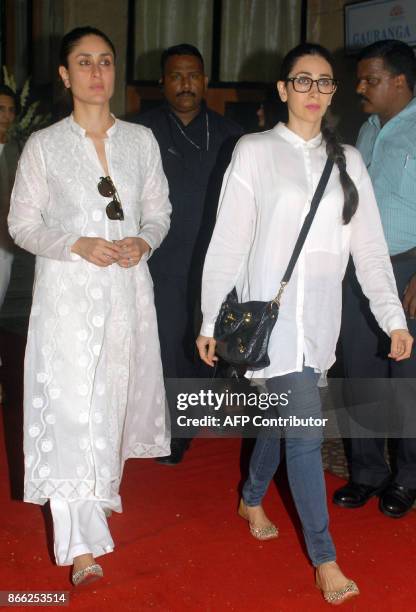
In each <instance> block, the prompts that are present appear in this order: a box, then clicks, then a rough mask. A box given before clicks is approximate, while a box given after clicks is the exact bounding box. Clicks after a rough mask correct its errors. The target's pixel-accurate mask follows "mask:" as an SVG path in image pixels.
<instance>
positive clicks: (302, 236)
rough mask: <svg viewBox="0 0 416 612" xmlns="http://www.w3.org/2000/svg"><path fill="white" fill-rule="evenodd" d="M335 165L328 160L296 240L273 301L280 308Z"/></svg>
mask: <svg viewBox="0 0 416 612" xmlns="http://www.w3.org/2000/svg"><path fill="white" fill-rule="evenodd" d="M333 165H334V162H333V160H331V159H329V157H328V158H327V160H326V164H325V167H324V169H323V172H322V174H321V178H320V179H319V183H318V186H317V188H316V190H315V193H314V194H313V198H312V202H311V207H310V209H309V212H308V214H307V215H306V217H305V220H304V222H303V225H302V227H301V230H300V232H299V236H298V239H297V240H296V244H295V246H294V249H293V253H292V256H291V258H290V261H289V264H288V266H287V268H286V272H285V273H284V275H283V278H282V280H281V282H280V289H279V292H278V294H277V295H276V297H275V298H274V300H272V301H273V302H275V303H276V304H277V305H278V306H280V298H281V297H282V293H283V291H284V289H285V287H286V285H287V284H288V282H289V280H290V277H291V276H292V272H293V269H294V267H295V265H296V262H297V260H298V258H299V255H300V252H301V250H302V247H303V245H304V243H305V240H306V236H307V235H308V232H309V230H310V227H311V225H312V221H313V219H314V217H315V214H316V211H317V210H318V206H319V202H320V201H321V199H322V196H323V195H324V191H325V188H326V186H327V184H328V181H329V177H330V175H331V172H332V167H333Z"/></svg>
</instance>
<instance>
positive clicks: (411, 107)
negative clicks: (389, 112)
mask: <svg viewBox="0 0 416 612" xmlns="http://www.w3.org/2000/svg"><path fill="white" fill-rule="evenodd" d="M415 110H416V97H415V98H412V99H411V100H410V102H409V103H408V104H406V106H405V107H404V108H402V110H401V111H400V112H399V113H397V114H396V115H393V117H392V118H391V119H389V121H387V123H385V124H384V125H388V124H389V123H390V122H391V121H393V120H394V119H402V118H403V116H405V115H407V114H408V113H409V112H414V111H415ZM368 122H369V123H371V125H374V126H375V127H376V128H377V129H378V130H380V129H381V128H382V127H384V126H382V125H381V121H380V117H379V116H378V115H377V114H373V115H370V116H369V118H368Z"/></svg>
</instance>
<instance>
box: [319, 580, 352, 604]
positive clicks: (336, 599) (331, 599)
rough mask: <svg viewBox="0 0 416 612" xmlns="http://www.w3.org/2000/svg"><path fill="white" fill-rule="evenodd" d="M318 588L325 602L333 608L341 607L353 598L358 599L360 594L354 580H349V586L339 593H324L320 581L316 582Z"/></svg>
mask: <svg viewBox="0 0 416 612" xmlns="http://www.w3.org/2000/svg"><path fill="white" fill-rule="evenodd" d="M316 586H317V587H318V589H319V590H320V591H321V592H322V595H323V597H324V599H325V601H326V602H327V603H329V604H332V605H333V606H340V605H341V604H343V603H345V602H346V601H348V600H349V599H351V598H352V597H356V596H357V595H359V594H360V591H359V589H358V586H357V585H356V583H355V582H354V580H348V582H347V584H346V585H345V586H344V587H342V589H339V590H338V591H324V589H323V588H322V587H321V585H320V582H319V580H318V579H317V580H316Z"/></svg>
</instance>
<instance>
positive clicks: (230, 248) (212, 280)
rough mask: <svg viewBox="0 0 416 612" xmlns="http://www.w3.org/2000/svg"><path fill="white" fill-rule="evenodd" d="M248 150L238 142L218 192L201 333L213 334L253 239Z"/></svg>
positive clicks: (205, 275) (253, 207)
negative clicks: (224, 302)
mask: <svg viewBox="0 0 416 612" xmlns="http://www.w3.org/2000/svg"><path fill="white" fill-rule="evenodd" d="M251 169H252V168H251V165H250V158H249V155H248V152H246V151H245V150H244V147H243V146H242V143H241V142H240V143H239V145H237V148H236V149H235V151H234V154H233V158H232V160H231V164H230V166H229V167H228V170H227V172H226V174H225V175H224V180H223V184H222V189H221V195H220V204H219V210H218V216H217V221H216V225H215V228H214V232H213V234H212V238H211V242H210V245H209V248H208V251H207V255H206V258H205V264H204V271H203V276H202V298H201V308H202V314H203V322H202V327H201V331H200V333H201V335H203V336H208V337H212V336H213V334H214V326H215V320H216V318H217V316H218V312H219V310H220V307H221V304H222V302H223V301H224V299H225V297H226V296H227V294H228V293H229V292H230V291H231V289H232V288H233V287H234V285H235V283H236V281H237V279H238V277H239V275H240V272H241V270H242V269H243V267H244V265H245V262H246V258H247V256H248V253H249V251H250V247H251V243H252V240H253V229H254V227H255V220H256V205H255V197H254V190H253V185H252V179H251Z"/></svg>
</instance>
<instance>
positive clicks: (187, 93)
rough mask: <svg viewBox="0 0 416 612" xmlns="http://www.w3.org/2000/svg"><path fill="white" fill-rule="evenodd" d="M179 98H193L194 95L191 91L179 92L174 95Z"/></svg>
mask: <svg viewBox="0 0 416 612" xmlns="http://www.w3.org/2000/svg"><path fill="white" fill-rule="evenodd" d="M180 96H193V97H194V98H195V94H194V93H193V92H192V91H181V92H179V93H178V94H176V97H177V98H179V97H180Z"/></svg>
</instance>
